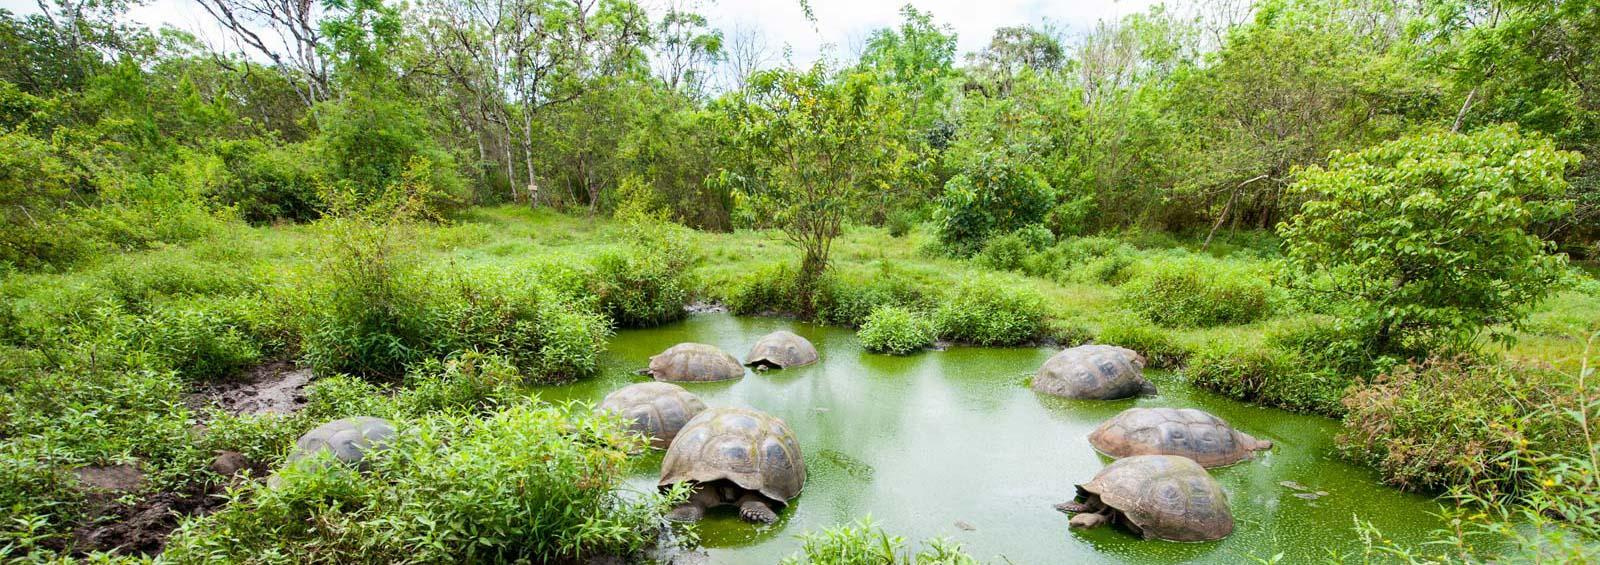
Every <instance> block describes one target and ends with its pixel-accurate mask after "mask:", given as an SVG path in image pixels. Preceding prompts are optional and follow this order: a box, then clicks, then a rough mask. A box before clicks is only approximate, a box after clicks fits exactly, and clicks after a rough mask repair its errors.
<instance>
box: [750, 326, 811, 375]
mask: <svg viewBox="0 0 1600 565" xmlns="http://www.w3.org/2000/svg"><path fill="white" fill-rule="evenodd" d="M816 362H817V348H816V347H815V346H812V345H811V341H809V340H807V339H806V338H803V337H800V336H799V335H796V334H795V333H794V332H791V331H786V330H778V331H775V332H772V333H769V334H767V335H764V336H762V337H761V339H760V340H757V341H756V344H755V346H754V347H751V348H750V353H749V354H747V355H745V356H744V364H745V365H749V366H752V367H776V368H779V369H787V368H790V367H801V366H805V365H810V364H812V363H816Z"/></svg>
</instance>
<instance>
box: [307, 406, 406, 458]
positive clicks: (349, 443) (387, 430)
mask: <svg viewBox="0 0 1600 565" xmlns="http://www.w3.org/2000/svg"><path fill="white" fill-rule="evenodd" d="M393 437H394V424H390V423H389V421H388V420H384V419H382V418H372V417H368V416H356V417H354V418H344V419H342V420H334V421H332V422H328V423H326V424H323V425H320V426H317V427H316V428H315V429H312V430H311V431H309V432H306V434H305V435H303V436H300V439H299V440H297V441H295V442H294V447H295V449H294V453H291V454H289V462H290V463H293V462H295V461H299V460H301V459H305V458H308V457H311V456H313V455H316V454H317V453H320V452H323V451H327V452H330V453H332V454H333V457H334V459H337V460H339V461H340V462H342V463H346V464H350V465H357V466H362V461H361V460H362V458H364V457H365V456H366V454H367V452H368V451H370V450H373V449H383V448H384V447H386V446H387V445H388V443H389V440H390V439H391V438H393Z"/></svg>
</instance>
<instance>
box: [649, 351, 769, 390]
mask: <svg viewBox="0 0 1600 565" xmlns="http://www.w3.org/2000/svg"><path fill="white" fill-rule="evenodd" d="M639 372H640V374H645V375H650V376H653V377H655V379H656V380H658V381H666V382H674V383H683V382H710V381H728V380H733V379H737V378H741V377H743V376H744V366H743V365H740V364H739V360H738V359H734V358H733V356H732V355H729V354H728V353H727V352H726V351H723V350H721V349H717V346H715V345H706V344H704V343H680V344H677V345H674V346H672V347H669V348H667V350H666V351H663V352H661V353H659V354H657V355H656V356H654V357H651V358H650V368H648V369H645V370H643V371H639Z"/></svg>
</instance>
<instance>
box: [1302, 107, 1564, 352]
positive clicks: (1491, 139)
mask: <svg viewBox="0 0 1600 565" xmlns="http://www.w3.org/2000/svg"><path fill="white" fill-rule="evenodd" d="M1577 162H1578V156H1577V154H1575V153H1570V152H1564V151H1558V150H1556V148H1555V146H1554V144H1553V143H1551V142H1550V141H1549V140H1546V139H1542V138H1532V137H1525V136H1523V135H1521V134H1519V133H1518V131H1517V130H1516V128H1515V127H1511V126H1500V127H1493V128H1488V129H1484V130H1480V131H1478V132H1474V133H1472V134H1465V135H1464V134H1455V133H1432V134H1424V135H1416V136H1410V137H1405V138H1401V139H1398V140H1395V141H1391V142H1387V143H1383V144H1381V145H1377V146H1375V147H1372V148H1369V149H1366V150H1363V151H1360V152H1358V153H1353V154H1347V155H1338V156H1336V157H1334V158H1333V160H1332V161H1331V162H1330V163H1329V165H1328V167H1327V168H1325V169H1324V168H1320V167H1312V168H1310V169H1308V170H1306V171H1304V172H1302V173H1301V175H1300V180H1299V181H1297V182H1296V183H1294V185H1292V186H1291V187H1290V191H1291V192H1292V193H1294V194H1295V195H1297V196H1300V197H1303V198H1304V199H1305V204H1304V205H1303V206H1302V207H1301V209H1300V212H1299V214H1298V215H1296V216H1295V217H1294V218H1293V219H1291V220H1289V221H1288V222H1285V223H1283V224H1281V225H1280V226H1279V227H1278V233H1279V234H1280V235H1282V236H1283V238H1284V252H1285V256H1286V267H1287V269H1286V274H1287V275H1288V276H1289V277H1290V278H1289V280H1290V285H1291V287H1292V288H1296V289H1300V290H1303V291H1307V292H1309V293H1312V294H1316V295H1321V296H1324V297H1326V298H1328V299H1330V300H1332V301H1333V303H1334V304H1337V305H1339V306H1342V307H1345V308H1349V309H1351V310H1352V311H1353V313H1354V314H1355V316H1356V317H1355V319H1356V321H1357V332H1358V333H1359V335H1361V336H1362V337H1363V338H1364V339H1366V340H1367V342H1368V343H1369V344H1370V347H1371V349H1372V350H1373V352H1374V353H1376V354H1378V355H1388V354H1400V355H1404V356H1419V355H1425V354H1427V353H1429V352H1430V351H1431V350H1433V349H1434V348H1437V347H1441V346H1464V345H1467V344H1470V343H1471V341H1472V340H1474V339H1475V338H1476V337H1477V336H1478V335H1479V334H1480V333H1481V332H1482V331H1483V330H1484V329H1485V328H1487V327H1489V326H1491V325H1494V324H1500V323H1506V324H1511V325H1513V326H1515V325H1516V324H1517V323H1518V320H1519V319H1520V318H1521V316H1520V314H1521V310H1522V308H1523V307H1524V306H1527V305H1528V304H1529V303H1531V302H1534V301H1536V300H1538V299H1539V298H1541V297H1543V296H1544V295H1545V294H1546V293H1548V292H1549V291H1550V289H1551V288H1552V287H1553V286H1554V285H1555V284H1557V282H1558V281H1559V280H1560V278H1561V276H1562V273H1563V271H1564V268H1565V262H1566V261H1565V258H1564V257H1563V256H1559V255H1554V254H1551V253H1550V252H1549V251H1550V248H1551V245H1550V243H1549V242H1547V241H1545V240H1544V239H1542V238H1540V237H1539V236H1537V235H1534V234H1532V233H1529V229H1530V227H1531V226H1533V225H1535V224H1537V223H1539V222H1547V221H1552V220H1554V219H1557V218H1559V217H1561V216H1562V215H1564V214H1566V213H1568V212H1569V211H1570V209H1571V206H1570V202H1568V201H1566V200H1565V199H1564V198H1563V196H1564V195H1565V194H1566V190H1567V181H1566V180H1565V179H1564V178H1563V175H1564V174H1565V173H1566V172H1567V171H1568V170H1569V169H1571V168H1572V167H1573V166H1574V165H1576V164H1577Z"/></svg>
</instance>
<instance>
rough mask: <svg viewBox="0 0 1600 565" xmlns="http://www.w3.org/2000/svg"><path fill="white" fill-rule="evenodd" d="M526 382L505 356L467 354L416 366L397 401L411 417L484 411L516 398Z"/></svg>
mask: <svg viewBox="0 0 1600 565" xmlns="http://www.w3.org/2000/svg"><path fill="white" fill-rule="evenodd" d="M525 380H526V379H525V378H524V377H523V375H522V374H521V373H520V372H518V371H517V367H516V365H515V364H512V363H511V361H510V360H508V359H506V358H504V357H500V356H498V355H493V354H483V353H477V352H473V351H463V352H460V353H457V354H454V355H451V356H449V357H448V358H446V359H444V360H439V359H428V360H426V361H423V362H422V363H420V364H418V365H417V366H414V367H412V368H411V370H410V371H409V372H407V373H406V379H405V385H406V388H405V390H404V391H403V392H401V393H400V395H399V397H398V398H397V399H396V400H397V402H398V403H399V405H400V407H401V409H402V410H405V411H406V412H408V413H411V414H426V413H430V412H438V411H444V410H460V409H482V408H487V407H491V406H494V405H496V404H499V403H501V402H503V401H505V400H509V399H512V398H514V397H515V396H516V395H517V392H518V390H519V389H520V387H521V386H522V384H523V383H524V382H525Z"/></svg>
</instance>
